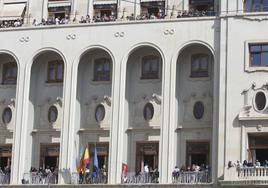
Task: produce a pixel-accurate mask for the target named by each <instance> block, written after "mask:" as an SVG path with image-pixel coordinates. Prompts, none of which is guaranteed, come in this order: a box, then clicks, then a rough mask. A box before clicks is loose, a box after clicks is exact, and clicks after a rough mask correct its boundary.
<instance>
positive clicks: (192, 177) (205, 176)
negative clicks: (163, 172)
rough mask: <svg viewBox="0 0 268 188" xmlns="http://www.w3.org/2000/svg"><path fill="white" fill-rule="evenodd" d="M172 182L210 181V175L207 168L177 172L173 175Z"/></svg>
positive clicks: (194, 182) (193, 182) (195, 182)
mask: <svg viewBox="0 0 268 188" xmlns="http://www.w3.org/2000/svg"><path fill="white" fill-rule="evenodd" d="M172 182H173V183H178V184H188V183H189V184H197V183H210V182H211V175H210V172H209V171H208V170H206V171H198V172H191V171H189V172H188V171H187V172H178V173H176V174H174V175H173V177H172Z"/></svg>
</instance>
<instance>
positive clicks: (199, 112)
mask: <svg viewBox="0 0 268 188" xmlns="http://www.w3.org/2000/svg"><path fill="white" fill-rule="evenodd" d="M204 111H205V108H204V104H203V103H202V102H200V101H197V102H196V103H195V104H194V109H193V114H194V117H195V119H201V118H202V117H203V115H204Z"/></svg>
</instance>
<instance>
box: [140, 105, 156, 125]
mask: <svg viewBox="0 0 268 188" xmlns="http://www.w3.org/2000/svg"><path fill="white" fill-rule="evenodd" d="M153 116H154V107H153V105H152V104H151V103H147V104H146V105H145V106H144V109H143V117H144V119H145V120H146V121H149V120H151V119H152V118H153Z"/></svg>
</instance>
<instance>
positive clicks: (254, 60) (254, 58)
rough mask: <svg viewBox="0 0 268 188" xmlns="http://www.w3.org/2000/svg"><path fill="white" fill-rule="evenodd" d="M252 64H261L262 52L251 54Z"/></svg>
mask: <svg viewBox="0 0 268 188" xmlns="http://www.w3.org/2000/svg"><path fill="white" fill-rule="evenodd" d="M251 65H252V66H260V65H261V54H259V53H257V54H251Z"/></svg>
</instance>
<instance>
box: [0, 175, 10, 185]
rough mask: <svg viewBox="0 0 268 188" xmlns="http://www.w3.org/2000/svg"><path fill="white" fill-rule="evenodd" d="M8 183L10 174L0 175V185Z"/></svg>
mask: <svg viewBox="0 0 268 188" xmlns="http://www.w3.org/2000/svg"><path fill="white" fill-rule="evenodd" d="M9 183H10V174H9V173H8V174H5V173H2V172H1V173H0V184H9Z"/></svg>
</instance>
